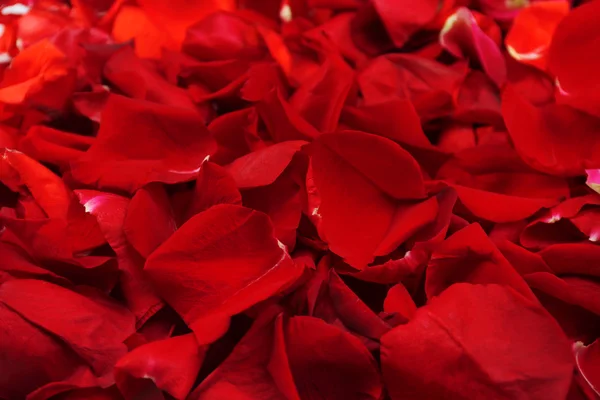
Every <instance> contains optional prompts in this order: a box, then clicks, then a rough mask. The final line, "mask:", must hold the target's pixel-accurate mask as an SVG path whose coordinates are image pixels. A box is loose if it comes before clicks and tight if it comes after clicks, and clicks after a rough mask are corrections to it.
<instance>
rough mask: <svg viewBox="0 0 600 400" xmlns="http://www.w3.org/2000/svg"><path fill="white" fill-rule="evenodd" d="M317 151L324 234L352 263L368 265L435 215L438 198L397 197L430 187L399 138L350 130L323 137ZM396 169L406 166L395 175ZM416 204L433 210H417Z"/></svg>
mask: <svg viewBox="0 0 600 400" xmlns="http://www.w3.org/2000/svg"><path fill="white" fill-rule="evenodd" d="M367 149H368V150H367ZM311 152H312V163H313V173H314V177H315V183H316V186H317V188H318V190H319V193H320V196H321V205H320V207H319V208H318V210H317V211H316V212H317V213H318V214H319V215H320V216H321V217H322V223H321V228H320V229H321V230H322V235H323V236H324V237H323V239H324V240H326V241H327V242H328V243H329V246H330V248H331V250H332V251H334V252H335V253H336V254H338V255H340V256H342V257H344V259H345V260H346V261H347V262H348V263H349V264H350V265H352V266H355V267H357V268H361V269H362V268H364V266H365V265H366V264H368V263H370V262H371V261H372V260H373V258H374V256H375V255H383V254H387V253H388V252H390V251H391V250H392V249H393V247H394V246H398V245H399V244H400V243H401V242H402V241H404V240H406V238H407V237H409V236H410V235H411V233H414V229H416V228H417V227H418V226H422V225H425V224H426V223H427V222H429V221H432V220H433V219H435V213H436V211H435V210H433V209H430V208H428V205H429V204H431V205H432V206H433V207H434V208H435V207H436V204H435V203H431V202H426V203H423V204H425V206H423V205H422V204H408V203H407V204H402V203H399V202H398V201H397V200H395V199H418V198H422V197H423V195H424V188H423V186H422V177H421V173H420V171H419V170H418V167H417V165H416V162H415V161H414V159H412V158H411V157H410V156H409V154H408V153H407V152H406V151H405V150H404V149H402V148H401V147H400V146H399V145H397V144H395V143H394V142H392V141H389V140H388V139H384V138H381V137H378V136H374V135H369V134H366V133H361V132H344V133H336V134H328V135H323V136H321V137H319V138H318V139H317V140H316V141H314V142H313V145H312V149H311ZM393 170H403V171H406V172H405V173H404V174H403V175H402V176H399V175H392V174H390V172H391V171H393ZM386 174H387V179H384V176H385V175H386ZM395 180H396V181H397V182H394V181H395ZM348 193H354V194H353V195H352V196H348V195H347V194H348ZM413 207H414V208H415V209H418V208H421V209H422V210H427V212H424V213H422V214H419V213H416V214H412V213H411V211H410V209H411V208H413ZM314 212H315V211H313V213H314ZM409 218H414V219H412V223H409V224H408V225H403V223H404V222H406V221H408V219H409ZM348 227H352V228H351V230H350V231H349V230H348Z"/></svg>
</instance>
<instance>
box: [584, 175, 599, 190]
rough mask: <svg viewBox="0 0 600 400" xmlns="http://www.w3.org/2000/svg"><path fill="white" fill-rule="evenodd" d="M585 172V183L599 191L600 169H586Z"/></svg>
mask: <svg viewBox="0 0 600 400" xmlns="http://www.w3.org/2000/svg"><path fill="white" fill-rule="evenodd" d="M585 172H586V174H587V181H586V184H587V185H588V186H589V187H590V188H592V190H595V191H596V192H598V193H600V169H588V170H586V171H585Z"/></svg>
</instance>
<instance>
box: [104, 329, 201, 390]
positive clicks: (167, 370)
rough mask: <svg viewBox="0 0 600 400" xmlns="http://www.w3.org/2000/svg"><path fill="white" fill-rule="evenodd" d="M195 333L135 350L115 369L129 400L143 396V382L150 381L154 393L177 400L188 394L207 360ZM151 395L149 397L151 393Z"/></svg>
mask: <svg viewBox="0 0 600 400" xmlns="http://www.w3.org/2000/svg"><path fill="white" fill-rule="evenodd" d="M204 351H205V349H204V348H202V347H199V346H198V344H197V342H196V339H195V337H194V335H193V334H187V335H182V336H176V337H172V338H168V339H164V340H158V341H156V342H151V343H148V344H145V345H142V346H140V347H137V348H135V349H134V350H133V351H132V352H130V353H128V354H127V355H125V356H124V357H123V358H121V359H120V360H119V362H118V363H117V364H116V366H115V380H116V382H117V386H118V387H119V390H120V391H121V393H123V395H124V397H125V399H135V398H137V397H138V396H140V394H141V393H140V391H139V388H140V387H144V386H143V384H142V381H144V380H150V381H152V384H153V385H156V387H155V388H154V390H155V391H156V392H157V393H160V392H159V390H163V391H165V392H167V393H168V394H169V395H171V396H173V397H174V398H175V399H177V400H183V399H185V398H186V396H187V395H188V393H189V391H190V390H191V388H192V386H193V385H194V381H195V380H196V376H197V375H198V371H199V370H200V366H201V364H202V360H203V358H204ZM148 396H149V394H148Z"/></svg>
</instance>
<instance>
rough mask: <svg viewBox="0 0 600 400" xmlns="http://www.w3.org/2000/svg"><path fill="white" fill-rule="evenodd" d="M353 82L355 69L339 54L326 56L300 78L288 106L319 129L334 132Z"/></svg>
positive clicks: (324, 131)
mask: <svg viewBox="0 0 600 400" xmlns="http://www.w3.org/2000/svg"><path fill="white" fill-rule="evenodd" d="M353 84H354V71H353V70H352V69H351V68H350V67H349V66H348V64H346V62H345V61H344V60H343V59H341V57H333V56H332V57H329V58H328V59H327V60H326V61H325V62H324V63H323V65H322V66H321V67H320V68H319V70H318V71H317V72H316V73H314V74H313V75H311V76H310V77H309V78H308V79H304V80H303V82H302V85H301V86H300V87H299V88H298V89H296V91H295V92H294V94H293V96H292V97H291V98H290V106H292V107H293V108H295V109H296V110H297V111H298V113H299V114H300V116H302V117H303V118H304V119H305V120H306V121H308V122H309V123H310V124H312V126H314V127H315V128H316V129H317V130H318V131H319V132H322V133H326V132H333V131H334V130H336V128H337V126H338V120H339V118H340V113H341V112H342V107H343V106H344V103H345V102H346V98H347V97H348V95H349V93H350V89H351V88H352V86H353Z"/></svg>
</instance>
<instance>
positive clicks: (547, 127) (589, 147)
mask: <svg viewBox="0 0 600 400" xmlns="http://www.w3.org/2000/svg"><path fill="white" fill-rule="evenodd" d="M502 114H503V115H504V121H505V123H506V127H507V128H508V133H509V134H510V137H511V139H512V141H513V143H514V145H515V148H516V149H517V151H518V152H519V154H520V156H521V157H522V158H523V161H525V162H526V163H528V164H529V165H531V166H532V167H533V168H535V169H537V170H539V171H542V172H546V173H550V174H555V175H564V176H575V175H583V174H584V170H585V169H586V168H588V169H589V168H596V167H597V166H598V165H600V156H599V154H600V152H599V151H598V150H597V149H598V146H599V144H598V141H597V140H596V136H597V133H598V132H600V122H599V121H598V119H596V118H593V117H591V116H590V115H588V114H584V113H581V112H579V111H577V110H575V109H573V108H570V107H569V106H564V105H556V104H550V105H547V106H542V107H535V106H533V105H532V104H530V103H528V102H527V101H526V100H525V99H524V98H523V97H522V96H520V95H519V94H517V93H516V91H515V90H514V89H513V88H511V87H507V88H506V90H505V91H504V93H503V96H502ZM565 131H568V132H570V134H569V135H564V132H565ZM540 143H543V144H544V145H543V146H540V145H539V144H540Z"/></svg>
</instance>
